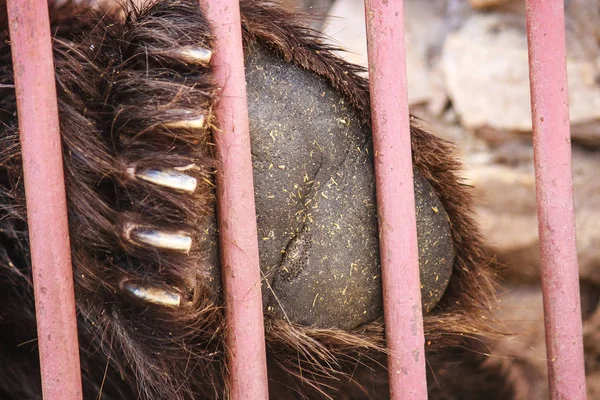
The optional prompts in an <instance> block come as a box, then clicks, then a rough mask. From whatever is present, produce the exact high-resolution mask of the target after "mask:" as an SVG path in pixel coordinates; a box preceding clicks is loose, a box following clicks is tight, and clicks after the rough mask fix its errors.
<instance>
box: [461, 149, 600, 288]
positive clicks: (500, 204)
mask: <svg viewBox="0 0 600 400" xmlns="http://www.w3.org/2000/svg"><path fill="white" fill-rule="evenodd" d="M532 154H533V149H532V147H531V144H528V143H525V142H514V141H513V142H511V143H510V144H507V145H504V146H500V147H498V148H496V149H492V150H491V151H490V152H489V153H487V154H485V155H484V156H481V155H480V156H479V157H477V156H476V155H470V156H468V157H467V159H466V161H467V168H466V176H467V178H468V181H469V183H470V184H472V185H473V186H474V187H475V192H476V196H477V198H478V199H479V203H480V204H479V206H478V207H477V219H478V222H479V223H480V225H481V228H482V231H483V234H484V237H485V238H486V240H487V241H488V243H489V244H490V245H491V246H492V249H493V251H494V252H495V253H496V254H497V256H498V260H499V261H500V263H502V264H504V265H505V266H506V270H505V276H506V278H507V279H509V280H510V281H512V282H528V283H532V282H537V281H539V241H538V228H537V214H536V213H537V205H536V198H535V178H534V169H533V157H532ZM598 171H600V157H598V154H597V153H595V152H594V151H589V150H585V149H581V148H578V147H574V148H573V185H574V191H575V210H576V224H577V247H578V255H579V269H580V275H581V276H582V277H583V278H585V279H587V280H590V281H592V282H597V283H600V253H599V252H598V251H597V249H598V248H600V230H598V221H600V180H598V179H596V176H597V174H598Z"/></svg>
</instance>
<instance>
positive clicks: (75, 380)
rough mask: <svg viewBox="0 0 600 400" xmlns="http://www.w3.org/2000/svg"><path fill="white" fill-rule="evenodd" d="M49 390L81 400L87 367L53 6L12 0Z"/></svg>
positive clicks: (47, 394)
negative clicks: (82, 363) (82, 359)
mask: <svg viewBox="0 0 600 400" xmlns="http://www.w3.org/2000/svg"><path fill="white" fill-rule="evenodd" d="M7 7H8V17H9V28H10V40H11V47H12V58H13V69H14V77H15V88H16V95H17V110H18V116H19V129H20V133H21V147H22V153H23V175H24V181H25V194H26V197H27V220H28V224H29V240H30V246H31V262H32V268H33V284H34V292H35V308H36V316H37V330H38V347H39V351H40V363H41V375H42V391H43V396H44V399H46V400H59V399H60V400H81V399H82V391H81V371H80V369H79V346H78V340H77V322H76V314H75V298H74V290H73V271H72V268H71V249H70V244H69V226H68V220H67V202H66V195H65V183H64V173H63V164H62V151H61V139H60V129H59V124H58V105H57V101H56V86H55V81H54V64H53V58H52V44H51V40H50V23H49V19H48V4H47V2H46V1H39V0H9V1H8V2H7Z"/></svg>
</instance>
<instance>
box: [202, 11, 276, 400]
mask: <svg viewBox="0 0 600 400" xmlns="http://www.w3.org/2000/svg"><path fill="white" fill-rule="evenodd" d="M201 4H202V6H203V8H204V10H205V12H206V16H207V19H208V20H209V21H210V23H211V26H212V30H213V33H214V35H215V38H216V42H215V54H214V57H213V66H214V69H215V79H216V82H217V84H218V85H219V87H221V88H222V91H221V99H220V102H219V105H218V108H217V110H216V114H217V119H218V120H219V130H218V131H216V132H215V142H216V145H217V152H218V156H219V160H220V165H219V169H218V172H217V201H218V205H217V208H218V218H219V238H220V247H221V248H220V250H221V266H222V268H221V271H222V276H223V284H224V290H225V304H226V313H227V328H228V331H227V349H228V357H229V360H228V362H229V382H230V387H231V393H230V398H231V399H233V400H237V399H257V400H259V399H267V398H268V397H269V393H268V380H267V366H266V352H265V333H264V322H263V313H262V299H261V284H260V281H261V278H260V267H259V258H258V234H257V228H256V209H255V205H254V184H253V178H252V158H251V154H250V128H249V125H248V108H247V100H246V80H245V75H244V55H243V50H242V31H241V22H240V9H239V3H238V0H201Z"/></svg>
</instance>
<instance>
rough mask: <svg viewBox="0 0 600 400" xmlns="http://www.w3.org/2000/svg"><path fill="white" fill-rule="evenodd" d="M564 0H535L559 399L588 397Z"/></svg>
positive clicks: (546, 277)
mask: <svg viewBox="0 0 600 400" xmlns="http://www.w3.org/2000/svg"><path fill="white" fill-rule="evenodd" d="M564 24H565V21H564V3H563V0H527V31H528V40H529V73H530V82H531V109H532V119H533V145H534V160H535V175H536V192H537V203H538V224H539V235H540V248H541V269H542V271H541V278H542V293H543V298H544V317H545V325H546V345H547V354H548V379H549V383H550V396H551V398H552V399H569V400H577V399H585V398H586V388H585V370H584V361H583V339H582V326H581V309H580V300H579V280H578V273H579V269H578V265H577V248H576V241H575V212H574V208H573V181H572V176H571V139H570V130H569V105H568V87H567V69H566V54H565V25H564Z"/></svg>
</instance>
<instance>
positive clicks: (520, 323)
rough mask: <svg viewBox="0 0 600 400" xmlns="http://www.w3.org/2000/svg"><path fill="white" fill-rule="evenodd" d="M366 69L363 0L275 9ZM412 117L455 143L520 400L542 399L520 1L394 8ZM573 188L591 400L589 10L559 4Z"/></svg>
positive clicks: (593, 119)
mask: <svg viewBox="0 0 600 400" xmlns="http://www.w3.org/2000/svg"><path fill="white" fill-rule="evenodd" d="M282 1H284V2H285V3H286V4H287V5H288V6H289V7H300V8H301V9H304V10H305V11H308V12H310V13H312V14H315V15H316V18H315V19H314V21H313V26H314V27H316V28H318V29H321V30H322V31H323V32H324V33H325V34H327V35H328V36H329V37H330V38H331V39H330V40H331V41H332V43H334V44H336V45H338V46H340V47H342V48H344V49H346V50H347V52H346V53H340V55H341V56H342V57H344V58H346V59H348V60H349V61H351V62H354V63H358V64H362V65H364V66H366V65H367V63H366V59H367V57H366V40H365V23H364V8H363V0H282ZM404 4H405V28H406V44H407V69H408V86H409V100H410V104H411V111H412V112H413V113H414V114H415V115H418V116H420V117H422V118H424V119H425V120H427V121H428V122H429V123H430V124H431V126H432V127H433V129H434V131H435V133H436V134H438V135H439V136H441V137H443V138H446V139H448V140H451V141H453V142H454V143H456V144H457V146H458V149H459V152H460V156H461V157H462V160H463V162H464V164H465V170H464V173H463V176H464V177H465V178H466V180H467V182H468V183H470V184H471V185H473V186H474V187H475V191H476V195H477V200H478V207H477V217H478V220H479V224H480V225H481V228H482V231H483V233H484V235H485V237H486V238H487V241H488V243H489V244H490V245H491V246H492V249H493V250H494V252H495V253H496V254H497V258H498V261H499V262H500V263H501V264H502V265H503V266H504V270H503V273H502V277H501V278H502V280H503V288H502V289H501V292H500V293H499V300H500V302H501V309H500V311H499V314H500V316H501V318H503V320H504V321H505V324H506V325H507V326H508V327H509V328H510V329H512V330H513V331H514V332H515V337H514V339H513V340H510V341H504V342H503V343H502V344H499V345H498V346H497V347H496V348H495V349H493V352H494V354H495V355H494V356H497V357H508V358H509V359H511V360H512V364H513V366H514V367H515V368H516V372H517V374H519V375H520V376H521V377H522V378H523V379H522V380H523V385H524V386H525V390H526V393H527V395H526V398H527V399H547V398H548V392H547V388H546V386H547V382H546V380H547V376H546V360H545V357H546V353H545V344H544V326H543V314H542V300H541V291H540V286H539V277H540V273H539V243H538V232H537V220H536V200H535V180H534V169H533V148H532V144H531V111H530V95H529V75H528V65H527V57H528V56H527V35H526V30H525V2H524V0H405V1H404ZM565 9H566V29H567V53H568V60H567V71H568V79H569V92H570V99H569V102H570V114H571V124H572V125H571V133H572V143H573V146H572V148H573V178H574V186H575V205H576V212H577V214H576V216H577V244H578V252H579V266H580V276H581V282H582V283H581V295H582V309H583V316H584V335H585V348H586V369H587V375H588V394H589V398H590V399H600V366H599V360H600V311H599V309H598V300H599V298H600V179H597V176H598V175H600V0H570V1H569V0H565Z"/></svg>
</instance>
